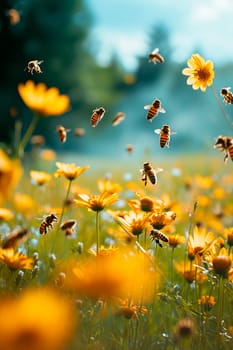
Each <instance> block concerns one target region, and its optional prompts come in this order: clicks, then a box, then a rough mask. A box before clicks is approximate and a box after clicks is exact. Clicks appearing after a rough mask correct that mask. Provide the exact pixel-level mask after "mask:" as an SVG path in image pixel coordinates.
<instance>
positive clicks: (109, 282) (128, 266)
mask: <svg viewBox="0 0 233 350" xmlns="http://www.w3.org/2000/svg"><path fill="white" fill-rule="evenodd" d="M152 265H153V264H151V261H150V260H149V259H145V256H144V254H141V253H140V254H138V252H137V254H134V253H133V252H130V251H129V252H127V251H125V250H123V251H119V252H115V253H114V254H110V255H109V254H107V255H98V256H97V257H95V256H90V257H89V258H86V259H83V260H81V261H80V259H79V260H76V261H71V262H67V264H66V266H65V267H64V269H63V270H62V271H63V272H65V274H66V276H67V277H66V281H65V284H66V288H68V289H70V290H74V291H76V293H77V294H78V295H79V296H85V297H89V298H93V299H99V298H104V299H112V298H113V297H120V298H130V299H131V300H134V302H135V303H137V302H140V303H141V302H142V301H148V300H151V298H152V297H153V296H154V293H155V288H156V287H158V283H159V275H158V272H157V271H155V270H154V269H153V266H152Z"/></svg>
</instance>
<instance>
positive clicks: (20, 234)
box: [2, 228, 29, 249]
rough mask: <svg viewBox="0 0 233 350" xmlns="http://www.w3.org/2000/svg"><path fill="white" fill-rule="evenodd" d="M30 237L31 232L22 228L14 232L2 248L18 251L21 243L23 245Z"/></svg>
mask: <svg viewBox="0 0 233 350" xmlns="http://www.w3.org/2000/svg"><path fill="white" fill-rule="evenodd" d="M28 236H29V231H28V230H27V229H26V228H20V229H18V230H14V231H12V232H11V233H10V234H9V235H8V237H7V238H6V240H5V242H4V244H3V246H2V248H3V249H9V248H13V249H16V247H17V246H18V245H19V244H20V243H23V242H25V241H26V240H27V238H28Z"/></svg>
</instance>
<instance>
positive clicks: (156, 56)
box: [148, 48, 164, 64]
mask: <svg viewBox="0 0 233 350" xmlns="http://www.w3.org/2000/svg"><path fill="white" fill-rule="evenodd" d="M148 58H149V61H150V62H152V63H154V64H156V63H163V62H164V58H163V56H162V55H160V53H159V49H158V48H156V49H154V50H153V51H152V52H150V53H149V55H148Z"/></svg>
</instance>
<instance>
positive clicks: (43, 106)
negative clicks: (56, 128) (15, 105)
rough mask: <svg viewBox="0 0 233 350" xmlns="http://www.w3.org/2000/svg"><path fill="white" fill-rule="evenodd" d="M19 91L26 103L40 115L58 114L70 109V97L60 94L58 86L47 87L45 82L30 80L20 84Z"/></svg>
mask: <svg viewBox="0 0 233 350" xmlns="http://www.w3.org/2000/svg"><path fill="white" fill-rule="evenodd" d="M18 92H19V95H20V97H21V98H22V100H23V102H24V103H25V105H26V106H27V107H28V108H29V109H31V110H32V111H34V112H35V113H36V114H38V115H40V116H57V115H61V114H63V113H65V112H67V111H68V110H69V109H70V100H69V97H68V96H66V95H60V93H59V90H58V89H57V88H56V87H51V88H49V89H47V87H46V85H45V84H44V83H39V84H37V85H36V84H35V83H34V82H33V81H32V80H28V81H26V83H25V85H24V84H19V85H18Z"/></svg>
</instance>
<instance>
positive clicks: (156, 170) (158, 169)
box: [155, 168, 163, 174]
mask: <svg viewBox="0 0 233 350" xmlns="http://www.w3.org/2000/svg"><path fill="white" fill-rule="evenodd" d="M161 171H163V168H156V169H155V173H156V174H158V173H160V172H161Z"/></svg>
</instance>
